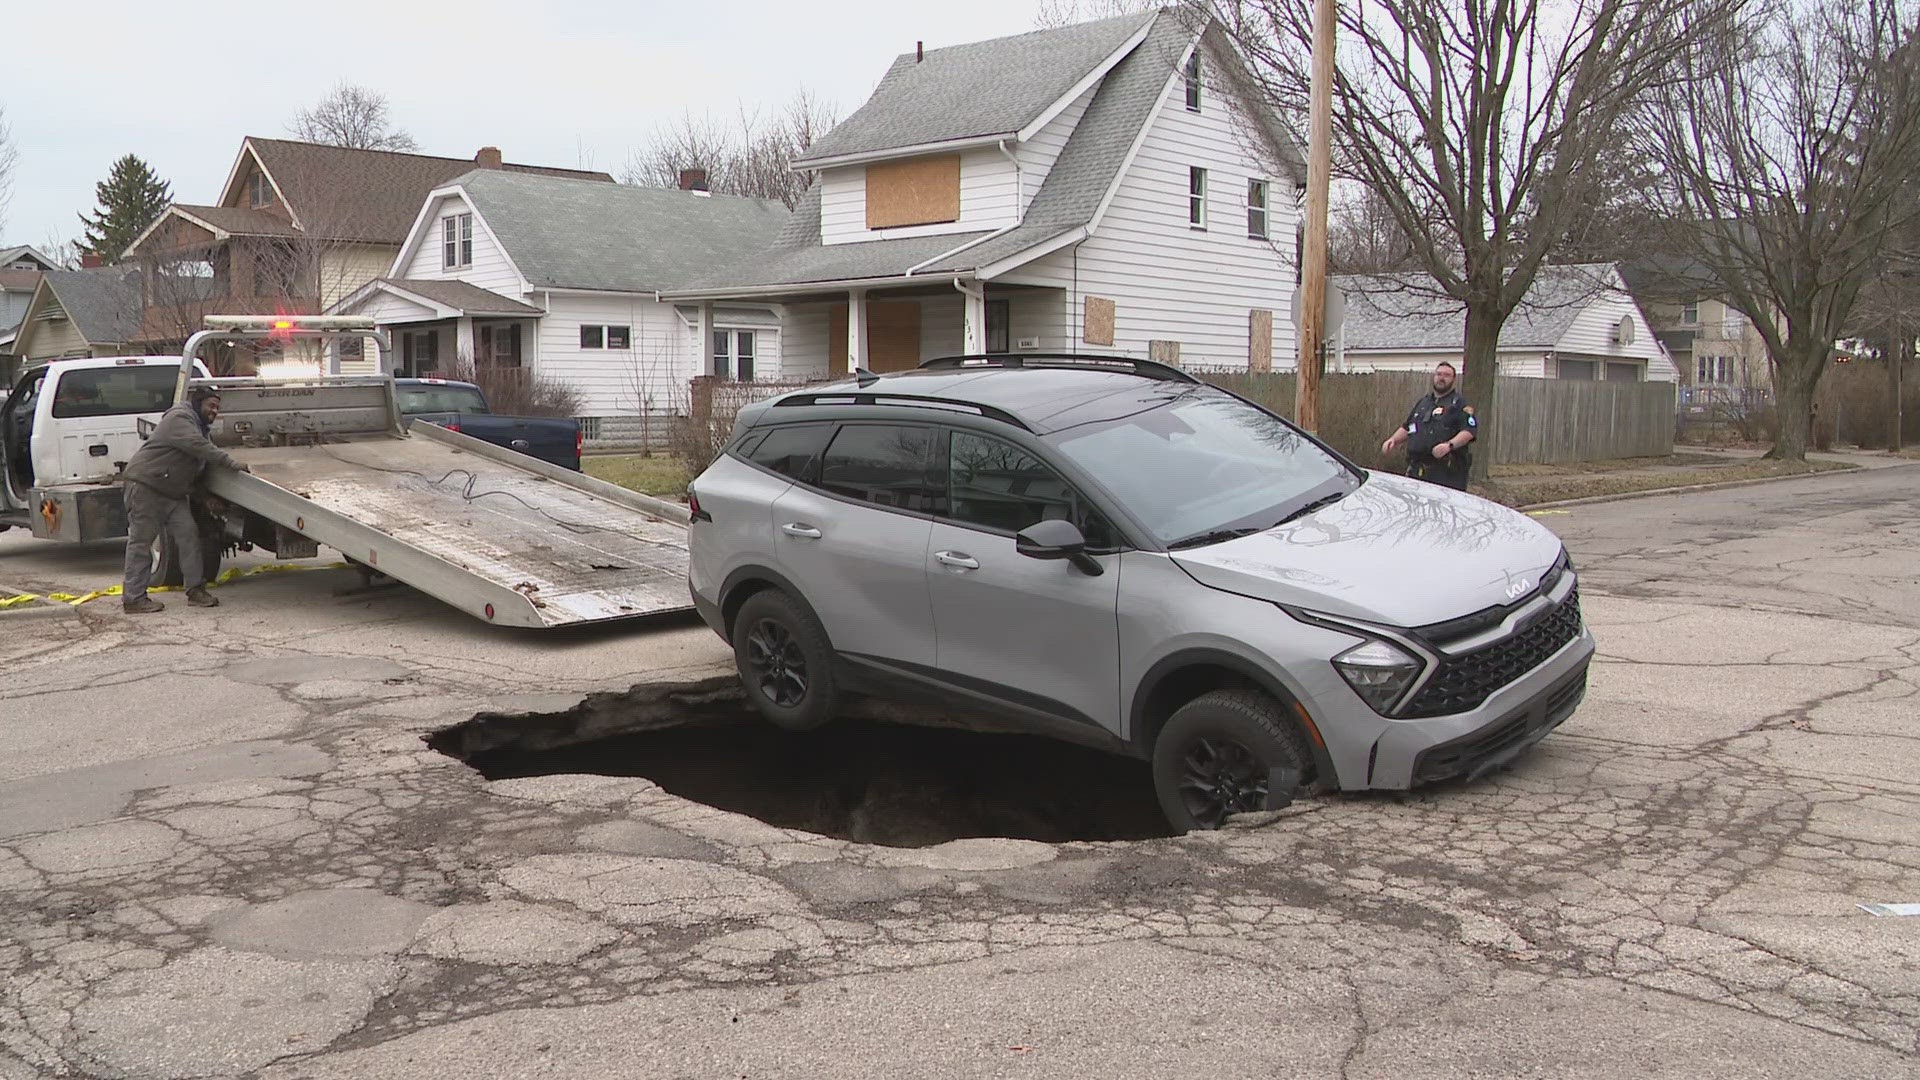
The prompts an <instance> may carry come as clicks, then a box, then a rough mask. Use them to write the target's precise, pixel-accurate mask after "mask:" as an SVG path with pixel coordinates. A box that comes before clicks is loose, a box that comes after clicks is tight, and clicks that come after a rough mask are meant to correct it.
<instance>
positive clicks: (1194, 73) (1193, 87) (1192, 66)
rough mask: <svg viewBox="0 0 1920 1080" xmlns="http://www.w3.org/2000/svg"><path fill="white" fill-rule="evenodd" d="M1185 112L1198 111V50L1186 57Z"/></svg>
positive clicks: (1195, 49)
mask: <svg viewBox="0 0 1920 1080" xmlns="http://www.w3.org/2000/svg"><path fill="white" fill-rule="evenodd" d="M1187 111H1188V112H1199V111H1200V49H1199V48H1198V47H1197V46H1196V47H1195V48H1194V50H1193V53H1192V54H1191V55H1189V56H1188V57H1187Z"/></svg>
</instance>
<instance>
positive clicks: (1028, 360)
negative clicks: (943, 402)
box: [920, 353, 1200, 383]
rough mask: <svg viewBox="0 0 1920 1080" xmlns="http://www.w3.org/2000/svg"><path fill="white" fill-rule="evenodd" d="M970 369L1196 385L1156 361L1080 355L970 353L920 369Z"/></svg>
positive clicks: (1191, 378) (1187, 375)
mask: <svg viewBox="0 0 1920 1080" xmlns="http://www.w3.org/2000/svg"><path fill="white" fill-rule="evenodd" d="M970 367H999V368H1085V369H1087V370H1090V371H1125V372H1127V373H1129V374H1133V375H1138V376H1140V377H1141V378H1143V379H1158V380H1160V381H1162V382H1186V383H1197V382H1199V381H1200V380H1199V379H1197V378H1195V377H1194V376H1193V374H1192V373H1191V372H1186V371H1182V370H1180V369H1179V368H1177V367H1174V366H1173V365H1172V364H1163V363H1161V362H1160V361H1158V360H1136V359H1134V358H1133V357H1131V356H1089V355H1087V354H1084V353H973V354H969V355H966V356H942V357H939V358H937V359H934V360H928V361H926V362H925V363H923V364H921V365H920V370H922V371H953V370H956V369H960V368H970Z"/></svg>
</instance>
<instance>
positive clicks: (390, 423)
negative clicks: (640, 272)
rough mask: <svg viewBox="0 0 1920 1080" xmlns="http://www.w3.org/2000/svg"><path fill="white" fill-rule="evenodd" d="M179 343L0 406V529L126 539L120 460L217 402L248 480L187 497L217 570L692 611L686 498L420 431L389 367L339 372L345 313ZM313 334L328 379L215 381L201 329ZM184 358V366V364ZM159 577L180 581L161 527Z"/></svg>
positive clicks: (357, 328)
mask: <svg viewBox="0 0 1920 1080" xmlns="http://www.w3.org/2000/svg"><path fill="white" fill-rule="evenodd" d="M207 326H208V329H206V330H202V331H200V332H198V333H196V334H194V335H193V336H192V337H191V338H189V339H188V340H187V344H186V347H185V348H184V349H183V350H182V351H181V355H180V356H171V357H168V356H125V357H105V358H98V359H78V360H56V361H54V362H52V363H50V364H47V365H46V366H44V367H39V368H35V369H33V370H31V371H29V372H27V373H26V374H25V375H23V376H21V377H20V379H19V380H17V381H16V383H15V385H14V386H13V387H12V388H11V390H10V392H9V393H8V395H7V398H6V400H5V401H4V402H3V403H0V472H3V473H4V475H5V481H4V483H0V531H3V530H5V529H9V528H15V527H21V528H26V529H29V530H31V531H32V533H33V535H34V536H36V537H39V538H41V539H45V540H54V541H65V542H69V543H80V542H87V541H97V540H110V539H113V538H115V537H121V536H125V535H126V510H125V503H124V501H123V499H122V485H123V484H124V482H125V481H124V477H123V472H124V470H125V468H126V465H127V463H128V462H129V461H130V460H132V458H133V455H134V452H135V451H136V450H138V449H139V447H140V444H141V442H142V441H143V440H144V439H145V438H146V436H147V435H148V434H149V433H150V432H151V431H152V429H153V426H154V425H155V424H156V423H158V421H159V419H160V415H161V414H162V413H164V412H165V411H166V410H167V409H168V408H170V407H171V406H172V405H173V404H174V403H175V402H177V401H182V400H185V399H186V397H187V394H188V392H189V390H190V389H192V388H193V387H196V386H205V387H209V388H214V389H218V390H219V391H220V395H221V410H220V417H219V419H218V420H216V421H215V422H214V423H213V425H212V427H211V430H210V431H209V438H211V439H212V440H213V442H214V443H215V445H217V446H219V447H221V448H222V449H224V450H226V451H227V453H229V454H231V455H232V456H234V457H235V458H237V459H239V460H240V461H241V462H243V463H245V464H246V465H247V467H248V468H249V469H251V470H252V472H251V473H240V472H234V471H231V470H227V469H209V470H207V471H206V473H205V474H204V475H203V476H202V478H201V487H202V490H201V492H200V494H198V495H197V496H196V498H195V500H194V519H195V521H196V522H197V523H198V524H199V526H200V530H201V537H200V541H201V543H200V546H201V550H202V552H203V553H204V555H205V556H206V559H207V565H206V566H205V567H204V569H205V571H206V574H207V577H208V578H209V579H211V578H212V577H213V576H214V575H215V574H216V573H217V572H218V570H219V562H220V560H221V559H222V558H223V557H224V555H225V554H226V553H227V552H229V551H234V550H243V551H244V550H252V549H255V548H260V549H264V550H266V551H270V552H273V553H274V554H276V555H278V556H279V557H281V558H310V557H313V556H315V555H317V554H319V549H320V545H322V544H324V545H326V546H327V547H329V548H332V549H333V550H335V551H338V552H340V553H341V554H342V555H343V556H345V558H346V559H347V560H348V561H349V562H351V563H353V564H355V565H356V566H359V567H361V568H362V570H363V572H364V573H366V574H367V575H368V576H372V575H373V574H375V573H378V574H380V575H383V576H385V577H388V578H391V579H393V580H394V581H398V582H401V583H403V584H407V585H411V586H413V587H414V588H416V589H418V590H420V591H421V592H424V593H426V594H428V595H430V596H433V597H436V598H438V599H440V600H443V601H445V602H447V603H448V604H451V605H452V606H454V607H457V608H459V609H460V610H462V611H465V612H467V613H468V614H471V615H473V616H475V617H476V618H480V619H484V620H486V621H488V622H493V623H498V624H501V625H508V626H523V627H530V628H542V627H555V626H567V625H579V624H582V623H589V622H600V621H606V620H617V619H628V618H634V617H637V616H644V615H656V614H662V613H667V612H675V611H684V610H688V609H690V608H691V607H692V599H691V597H690V596H689V594H688V592H687V540H686V528H685V526H686V523H687V520H688V514H687V510H686V508H685V507H683V506H679V505H676V504H673V503H668V502H664V501H662V500H659V499H655V498H652V497H650V496H646V495H641V494H639V493H637V492H632V491H628V490H626V489H625V488H621V487H616V486H614V485H612V484H608V483H606V482H604V481H601V480H595V479H593V478H592V477H589V476H585V475H583V474H581V473H579V472H577V471H574V470H572V469H566V468H562V467H560V466H558V465H552V464H549V463H547V462H545V461H541V460H539V459H537V458H532V457H528V456H527V455H525V454H521V453H517V452H515V451H513V450H509V449H506V448H503V447H499V446H494V445H492V444H490V443H487V442H483V441H481V440H479V439H475V438H472V437H470V436H467V435H464V434H461V433H459V432H456V431H448V430H446V429H444V428H440V427H437V426H435V425H432V424H418V425H414V426H413V428H412V429H411V430H409V429H408V426H407V424H406V422H405V418H404V417H403V416H402V415H401V413H400V405H399V399H398V397H397V396H396V394H395V392H394V381H393V377H392V376H390V375H340V374H339V373H338V370H339V367H338V362H337V357H338V352H337V350H335V349H334V348H333V347H332V346H333V345H334V344H335V342H337V341H338V340H339V339H342V338H346V337H364V338H367V339H369V340H370V341H371V342H372V345H373V347H374V348H375V350H376V352H375V354H374V355H375V356H376V357H378V356H380V355H383V354H385V353H386V351H387V348H388V345H387V339H386V335H385V334H383V333H381V332H380V331H379V330H377V329H376V328H375V327H374V325H373V322H372V320H371V319H365V318H360V317H355V316H301V317H298V318H286V317H274V316H209V317H208V318H207ZM263 338H264V339H280V340H297V339H307V340H318V341H320V342H321V344H322V345H324V346H327V351H328V353H329V354H330V358H331V359H330V362H329V364H328V367H329V368H331V369H332V371H333V374H330V375H317V374H312V373H311V371H312V369H311V368H309V369H308V373H302V374H292V375H287V376H284V377H264V378H262V377H233V378H229V377H224V376H223V377H218V378H215V377H211V376H210V375H209V374H208V372H207V369H206V368H205V367H204V366H203V365H202V364H201V363H200V362H199V361H198V360H197V359H196V357H197V354H198V351H199V349H200V347H201V346H203V345H205V344H208V343H209V342H217V341H234V340H248V339H263ZM183 361H184V362H185V363H187V364H190V365H191V366H190V367H187V368H185V369H183ZM160 547H161V551H160V553H159V555H160V563H161V566H160V569H159V571H158V573H157V578H158V580H159V582H160V583H162V584H172V583H174V582H175V581H177V580H178V577H179V574H180V568H179V567H178V566H176V565H173V564H172V556H171V553H170V552H169V551H168V550H167V547H168V545H167V544H166V542H165V540H164V538H163V540H162V542H161V545H160Z"/></svg>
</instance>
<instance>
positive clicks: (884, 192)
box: [867, 154, 960, 229]
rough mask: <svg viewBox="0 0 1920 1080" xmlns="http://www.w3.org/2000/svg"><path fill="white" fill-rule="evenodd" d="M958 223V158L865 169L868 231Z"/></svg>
mask: <svg viewBox="0 0 1920 1080" xmlns="http://www.w3.org/2000/svg"><path fill="white" fill-rule="evenodd" d="M959 220H960V155H958V154H947V155H945V156H942V157H925V158H911V159H909V160H906V161H883V162H879V163H877V164H873V165H869V166H867V228H869V229H897V228H901V227H904V226H907V225H938V224H941V223H943V222H948V221H959Z"/></svg>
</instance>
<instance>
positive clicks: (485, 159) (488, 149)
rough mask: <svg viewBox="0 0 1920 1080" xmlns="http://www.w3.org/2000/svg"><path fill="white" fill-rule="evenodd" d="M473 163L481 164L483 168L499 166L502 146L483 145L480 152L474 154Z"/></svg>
mask: <svg viewBox="0 0 1920 1080" xmlns="http://www.w3.org/2000/svg"><path fill="white" fill-rule="evenodd" d="M473 163H474V164H475V165H478V166H480V167H481V168H483V169H497V168H499V167H500V148H499V147H497V146H483V147H481V148H480V152H479V153H477V154H475V155H473Z"/></svg>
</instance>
